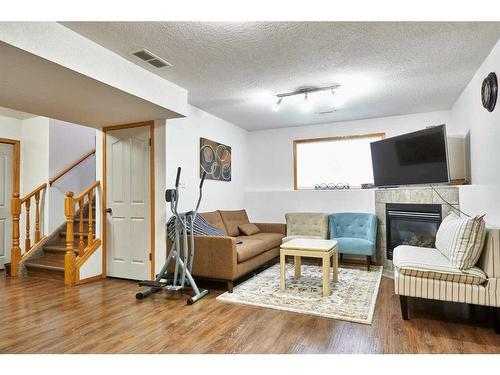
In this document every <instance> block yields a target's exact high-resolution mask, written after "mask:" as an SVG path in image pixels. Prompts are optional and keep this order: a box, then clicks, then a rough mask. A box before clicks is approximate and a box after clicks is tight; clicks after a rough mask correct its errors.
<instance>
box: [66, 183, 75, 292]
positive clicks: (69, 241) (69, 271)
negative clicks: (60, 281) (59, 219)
mask: <svg viewBox="0 0 500 375" xmlns="http://www.w3.org/2000/svg"><path fill="white" fill-rule="evenodd" d="M64 215H65V216H66V254H65V255H64V284H66V285H75V283H76V257H75V252H74V250H73V241H74V235H73V222H74V217H75V200H74V199H73V192H71V191H69V192H67V193H66V198H65V199H64Z"/></svg>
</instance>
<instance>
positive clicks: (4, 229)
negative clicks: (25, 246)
mask: <svg viewBox="0 0 500 375" xmlns="http://www.w3.org/2000/svg"><path fill="white" fill-rule="evenodd" d="M13 157H14V146H13V145H11V144H6V143H0V269H3V268H4V264H5V263H9V262H10V250H11V247H12V216H11V212H10V202H11V201H10V200H11V199H12V183H13V164H12V163H13V161H12V160H13Z"/></svg>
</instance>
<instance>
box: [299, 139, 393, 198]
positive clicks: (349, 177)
mask: <svg viewBox="0 0 500 375" xmlns="http://www.w3.org/2000/svg"><path fill="white" fill-rule="evenodd" d="M384 137H385V134H384V133H374V134H366V135H354V136H343V137H331V138H317V139H302V140H297V141H294V142H293V147H294V163H295V165H294V173H295V175H294V178H295V181H294V183H295V189H296V190H297V189H314V186H315V185H317V184H338V183H343V184H346V183H347V184H349V186H350V187H360V186H361V184H364V183H373V170H372V157H371V151H370V143H371V142H375V141H379V140H381V139H383V138H384Z"/></svg>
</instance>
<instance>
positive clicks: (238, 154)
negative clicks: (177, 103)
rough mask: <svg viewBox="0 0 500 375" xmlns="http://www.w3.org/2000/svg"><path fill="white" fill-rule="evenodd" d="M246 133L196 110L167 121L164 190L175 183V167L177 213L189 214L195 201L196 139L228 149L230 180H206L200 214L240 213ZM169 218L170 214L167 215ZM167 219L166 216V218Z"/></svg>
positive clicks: (247, 152)
mask: <svg viewBox="0 0 500 375" xmlns="http://www.w3.org/2000/svg"><path fill="white" fill-rule="evenodd" d="M247 135H248V132H247V131H246V130H243V129H241V128H239V127H237V126H235V125H233V124H231V123H229V122H227V121H224V120H221V119H220V118H218V117H215V116H213V115H211V114H209V113H207V112H204V111H202V110H200V109H198V108H196V107H193V106H189V108H188V112H187V117H186V118H183V119H175V120H168V121H167V132H166V158H167V159H166V160H167V165H166V178H167V186H168V187H169V188H172V187H173V186H174V183H175V174H176V171H177V167H181V168H182V175H181V185H184V186H185V188H184V189H181V193H180V194H181V199H180V201H179V210H182V211H186V210H187V211H189V210H192V209H193V208H194V206H195V204H196V201H197V199H198V186H199V183H200V160H199V147H200V137H203V138H208V139H211V140H213V141H216V142H219V143H223V144H225V145H227V146H231V152H232V155H231V157H232V161H231V163H232V177H231V181H230V182H225V181H213V180H206V181H205V184H204V186H203V200H202V203H201V206H200V211H212V210H224V209H241V208H243V207H244V191H245V184H246V175H247V162H246V158H248V157H249V153H251V151H250V150H248V149H247ZM168 214H170V211H169V212H168ZM169 216H170V215H169Z"/></svg>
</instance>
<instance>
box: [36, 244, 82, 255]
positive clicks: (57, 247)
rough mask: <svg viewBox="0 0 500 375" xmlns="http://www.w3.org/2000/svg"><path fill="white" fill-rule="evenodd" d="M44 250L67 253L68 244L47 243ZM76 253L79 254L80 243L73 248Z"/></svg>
mask: <svg viewBox="0 0 500 375" xmlns="http://www.w3.org/2000/svg"><path fill="white" fill-rule="evenodd" d="M43 250H44V251H45V252H48V253H63V254H64V253H66V244H53V245H45V246H44V247H43ZM73 250H74V252H75V254H77V255H78V244H75V245H74V248H73Z"/></svg>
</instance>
